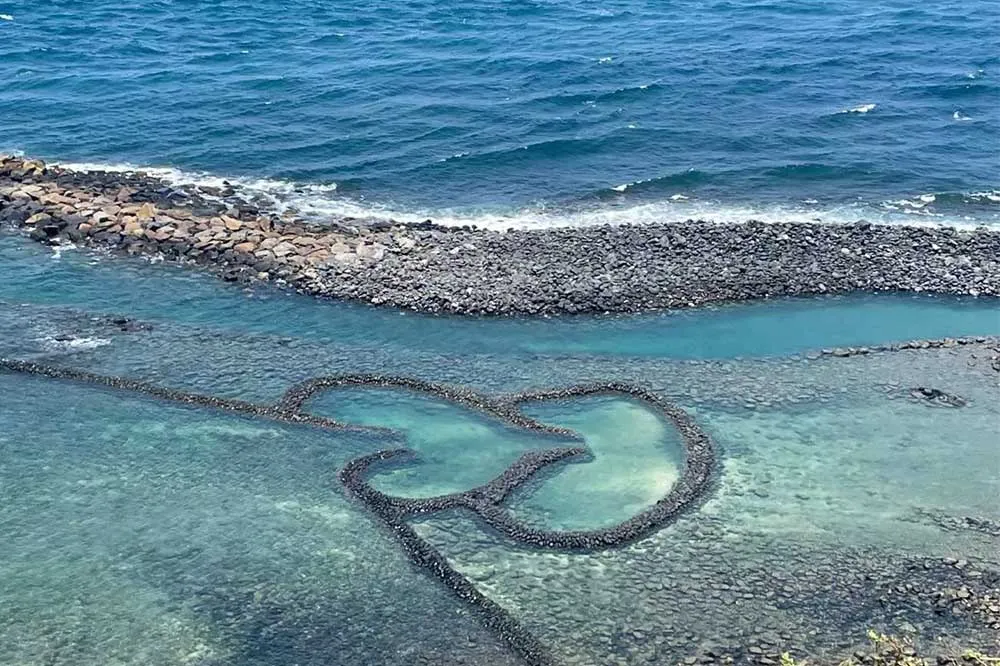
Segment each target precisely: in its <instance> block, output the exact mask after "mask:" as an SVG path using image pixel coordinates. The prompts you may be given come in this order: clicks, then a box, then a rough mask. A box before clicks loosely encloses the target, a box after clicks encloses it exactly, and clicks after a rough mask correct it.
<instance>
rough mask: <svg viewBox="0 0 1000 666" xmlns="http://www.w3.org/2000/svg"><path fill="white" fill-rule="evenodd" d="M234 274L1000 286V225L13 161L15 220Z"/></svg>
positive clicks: (515, 294) (384, 290)
mask: <svg viewBox="0 0 1000 666" xmlns="http://www.w3.org/2000/svg"><path fill="white" fill-rule="evenodd" d="M4 223H6V224H7V225H10V226H15V227H20V228H23V229H26V230H27V231H28V233H30V235H31V236H32V237H33V238H35V239H37V240H39V241H42V242H45V243H49V244H54V245H55V244H64V243H75V244H78V245H88V246H98V247H104V248H109V249H113V250H116V251H123V252H128V253H131V254H142V255H152V256H163V257H165V258H172V259H176V260H179V261H184V262H190V263H199V264H205V265H208V266H210V267H212V268H213V269H215V270H217V271H218V272H219V273H220V274H222V275H223V276H224V277H225V278H226V279H229V280H241V281H242V280H246V281H253V280H274V281H277V282H280V283H283V284H288V285H291V286H292V287H294V288H296V289H298V290H300V291H303V292H306V293H310V294H314V295H322V296H329V297H334V298H348V299H355V300H361V301H366V302H370V303H375V304H388V305H393V306H397V307H402V308H409V309H414V310H421V311H426V312H455V313H466V314H543V313H559V312H631V311H641V310H650V309H657V308H672V307H685V306H695V305H700V304H704V303H708V302H713V301H731V300H747V299H756V298H768V297H773V296H783V295H808V294H825V293H844V292H850V291H867V292H886V291H904V292H928V293H939V294H953V295H969V296H998V295H1000V230H997V229H988V228H978V229H974V230H960V229H954V228H946V227H912V226H902V225H894V226H889V225H873V224H868V223H865V222H859V223H856V224H852V225H828V224H820V223H815V224H814V223H808V224H806V223H795V224H763V223H759V222H754V221H749V222H746V223H743V224H715V223H711V222H705V221H688V222H684V223H671V224H653V225H643V226H603V227H590V228H561V229H548V230H531V231H529V230H508V231H507V232H504V233H500V232H495V231H488V230H483V229H475V228H447V227H440V226H436V225H434V224H433V223H431V222H426V223H423V224H418V225H404V224H397V223H394V222H392V221H384V220H382V221H371V220H355V219H338V220H329V221H325V222H324V223H323V224H318V223H316V222H311V221H306V220H303V219H299V218H297V217H295V216H294V215H291V214H287V213H286V214H280V215H279V214H277V213H276V212H275V211H269V210H267V209H266V207H262V206H260V205H258V204H256V203H254V201H253V200H252V198H251V197H250V196H249V194H248V193H246V192H241V191H240V190H239V188H237V187H230V186H226V187H223V188H218V189H216V188H205V187H195V186H187V187H176V186H172V185H170V184H168V183H166V182H164V181H161V180H159V179H157V178H154V177H151V176H148V175H145V174H143V173H141V172H137V173H118V172H111V173H108V172H77V171H72V170H69V169H65V168H60V167H54V166H47V165H45V164H44V163H42V162H39V161H37V160H27V159H23V158H15V157H2V158H0V224H4Z"/></svg>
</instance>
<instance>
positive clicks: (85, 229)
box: [77, 222, 94, 234]
mask: <svg viewBox="0 0 1000 666" xmlns="http://www.w3.org/2000/svg"><path fill="white" fill-rule="evenodd" d="M93 228H94V226H93V225H91V224H87V223H86V222H83V223H82V224H80V226H79V227H77V229H79V230H80V233H81V234H89V233H90V232H91V231H92V230H93Z"/></svg>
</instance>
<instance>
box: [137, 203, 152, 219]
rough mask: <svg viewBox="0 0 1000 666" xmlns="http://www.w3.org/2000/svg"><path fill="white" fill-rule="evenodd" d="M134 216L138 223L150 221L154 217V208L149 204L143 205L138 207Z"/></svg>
mask: <svg viewBox="0 0 1000 666" xmlns="http://www.w3.org/2000/svg"><path fill="white" fill-rule="evenodd" d="M135 216H136V217H137V218H139V220H140V221H148V220H152V219H153V218H155V217H156V206H154V205H153V204H151V203H144V204H142V205H141V206H139V210H137V211H136V213H135Z"/></svg>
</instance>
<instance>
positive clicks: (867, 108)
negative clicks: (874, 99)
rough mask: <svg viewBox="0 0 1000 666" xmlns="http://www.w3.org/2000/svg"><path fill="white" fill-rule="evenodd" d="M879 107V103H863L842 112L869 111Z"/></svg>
mask: <svg viewBox="0 0 1000 666" xmlns="http://www.w3.org/2000/svg"><path fill="white" fill-rule="evenodd" d="M877 107H878V104H861V105H859V106H856V107H854V108H853V109H844V110H843V111H841V113H868V112H869V111H874V110H875V109H876V108H877Z"/></svg>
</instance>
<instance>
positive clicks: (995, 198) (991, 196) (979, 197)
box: [965, 190, 1000, 203]
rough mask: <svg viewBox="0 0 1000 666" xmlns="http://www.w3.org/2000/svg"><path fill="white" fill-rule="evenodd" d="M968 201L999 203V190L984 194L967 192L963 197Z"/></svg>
mask: <svg viewBox="0 0 1000 666" xmlns="http://www.w3.org/2000/svg"><path fill="white" fill-rule="evenodd" d="M965 196H966V198H968V199H969V200H970V201H977V202H986V201H989V202H991V203H1000V190H989V191H986V192H969V193H968V194H966V195H965Z"/></svg>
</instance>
